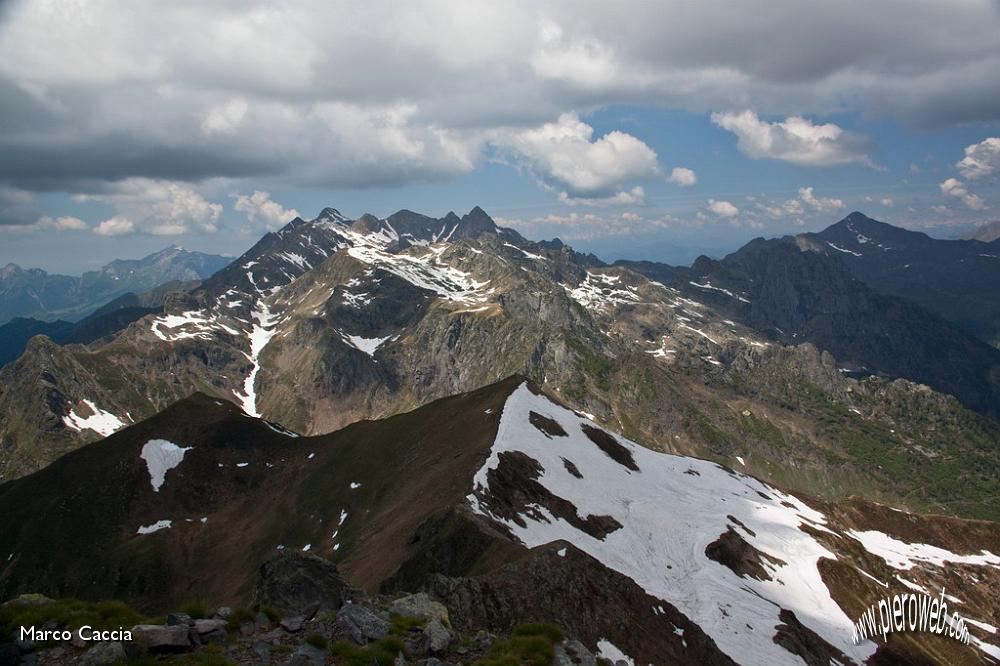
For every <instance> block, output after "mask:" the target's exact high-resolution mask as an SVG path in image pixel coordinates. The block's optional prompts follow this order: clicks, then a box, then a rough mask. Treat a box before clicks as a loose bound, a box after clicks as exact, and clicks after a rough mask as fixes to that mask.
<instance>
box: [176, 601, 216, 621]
mask: <svg viewBox="0 0 1000 666" xmlns="http://www.w3.org/2000/svg"><path fill="white" fill-rule="evenodd" d="M181 612H182V613H185V614H187V615H189V616H190V617H191V619H192V620H203V619H205V618H206V617H208V616H209V613H210V611H209V609H208V604H206V603H205V602H204V601H202V600H201V599H195V600H193V601H189V602H187V603H186V604H184V605H183V606H181Z"/></svg>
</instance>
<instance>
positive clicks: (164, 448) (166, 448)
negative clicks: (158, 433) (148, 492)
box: [139, 439, 194, 493]
mask: <svg viewBox="0 0 1000 666" xmlns="http://www.w3.org/2000/svg"><path fill="white" fill-rule="evenodd" d="M193 448H194V447H193V446H186V447H185V446H177V445H176V444H174V443H173V442H168V441H167V440H165V439H151V440H149V441H148V442H146V443H145V444H144V445H143V447H142V452H141V453H140V454H139V457H140V458H142V459H143V460H145V461H146V469H147V470H148V471H149V482H150V484H152V486H153V492H156V493H158V492H160V488H161V487H162V486H163V482H164V481H165V480H166V476H167V472H169V471H170V470H172V469H173V468H174V467H177V466H178V465H180V464H181V461H182V460H184V454H185V453H187V452H188V451H190V450H191V449H193Z"/></svg>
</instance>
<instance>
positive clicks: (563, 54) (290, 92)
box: [0, 0, 1000, 273]
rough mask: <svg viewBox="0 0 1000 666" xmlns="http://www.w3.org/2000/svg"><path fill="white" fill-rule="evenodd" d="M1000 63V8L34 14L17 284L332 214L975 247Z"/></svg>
mask: <svg viewBox="0 0 1000 666" xmlns="http://www.w3.org/2000/svg"><path fill="white" fill-rule="evenodd" d="M855 5H856V6H855ZM357 26H366V28H364V29H360V28H358V27H357ZM42 31H44V33H45V34H46V35H48V39H46V40H41V41H40V40H38V39H37V35H38V34H40V33H41V32H42ZM181 36H183V38H182V37H181ZM998 67H1000V17H998V9H997V5H996V3H993V2H988V1H983V2H977V1H970V2H968V3H963V4H962V5H942V4H941V3H931V2H911V3H904V4H901V5H900V4H897V3H894V2H885V3H879V4H878V5H875V6H871V5H870V4H866V3H861V2H854V1H853V0H851V1H849V2H837V3H833V2H818V3H815V4H812V5H810V6H809V7H808V8H807V7H804V5H803V4H802V3H796V2H791V1H788V2H786V1H785V0H774V2H763V1H751V2H747V3H742V4H741V5H740V6H738V7H733V6H732V5H731V4H729V3H721V2H720V3H716V2H706V3H699V5H698V6H697V8H692V6H690V5H685V4H682V3H672V2H665V3H659V4H658V5H656V6H649V5H648V4H646V3H643V4H638V3H637V4H632V3H624V4H622V5H620V6H617V7H616V8H609V7H607V6H605V5H604V4H599V3H593V4H591V3H572V4H569V3H560V2H541V3H528V2H525V3H521V2H510V3H504V4H502V5H500V6H497V5H496V4H495V3H494V4H489V3H477V2H469V3H447V2H426V3H424V2H415V3H413V4H412V5H408V6H406V7H399V6H398V4H394V3H388V2H386V3H382V2H373V3H369V4H366V6H364V7H359V6H356V5H353V4H346V3H345V4H340V3H321V2H313V1H311V0H302V1H301V2H294V3H284V4H282V5H275V4H273V3H269V2H265V1H263V0H260V1H254V2H249V3H246V4H242V3H241V4H240V5H239V6H238V7H237V6H234V5H233V3H229V2H224V1H220V2H194V1H193V0H192V1H190V2H189V1H188V0H179V1H178V2H177V3H172V5H171V7H170V9H166V10H165V9H162V7H161V9H159V10H157V11H153V10H152V9H150V8H147V7H143V6H141V5H137V4H136V3H124V2H121V3H116V2H106V3H91V2H75V3H68V4H66V5H64V6H61V7H58V11H56V10H54V9H53V5H51V4H46V3H28V2H17V1H15V2H12V3H7V4H6V5H4V7H3V9H2V10H0V120H2V121H3V122H0V264H3V263H6V262H8V261H13V262H15V263H18V264H21V265H23V266H39V267H42V268H45V269H47V270H50V271H58V272H66V273H79V272H81V271H83V270H87V269H90V268H95V267H97V266H99V265H101V264H103V263H106V262H107V261H109V260H111V259H113V258H116V257H123V258H124V257H136V256H140V255H143V254H146V253H149V252H152V251H155V250H158V249H160V248H162V247H164V246H166V245H169V244H182V245H184V246H185V247H189V248H191V249H199V250H204V251H209V252H218V253H224V254H239V253H240V252H242V251H243V250H245V249H246V248H247V247H249V246H250V245H251V244H253V242H255V241H256V239H257V238H259V236H260V235H262V234H263V233H265V232H266V231H268V230H271V229H275V228H278V227H280V226H281V225H282V224H284V223H285V222H287V221H288V220H289V219H291V217H292V216H294V215H295V214H301V215H302V216H303V217H307V218H309V217H313V216H315V215H316V214H317V213H318V212H319V210H320V209H322V208H323V207H325V206H334V207H336V208H338V209H340V210H341V211H342V212H344V213H345V214H347V215H349V216H359V215H361V214H362V213H364V212H371V213H374V214H376V215H380V216H385V215H388V214H390V213H392V212H394V211H396V210H398V209H400V208H409V209H413V210H417V211H420V212H423V213H426V214H431V215H443V214H444V213H446V212H448V211H449V210H454V211H456V212H458V213H463V212H465V211H467V210H469V209H471V208H472V207H473V206H476V205H479V206H482V207H483V208H484V209H486V210H487V211H488V212H489V213H490V214H492V215H493V216H494V217H495V218H496V219H497V220H498V222H500V223H501V224H507V225H510V226H513V227H515V228H517V229H518V230H520V231H521V232H522V233H523V234H525V235H526V236H528V237H529V238H551V237H554V236H559V237H561V238H563V240H565V241H567V242H569V243H570V244H572V245H573V246H574V247H576V248H578V249H581V250H586V251H593V252H595V253H596V254H598V255H599V256H601V257H602V258H605V259H615V258H620V257H624V258H644V259H655V260H661V261H667V262H670V263H688V262H690V261H691V260H692V259H693V258H694V257H695V256H697V255H698V254H701V253H706V254H710V255H720V254H723V253H725V252H728V251H731V250H734V249H736V248H737V247H738V246H739V245H740V244H742V243H743V242H745V241H746V240H749V239H750V238H753V237H755V236H773V235H780V234H785V233H797V232H800V231H804V230H811V229H819V228H822V227H825V226H827V225H829V224H831V223H833V222H835V221H837V220H839V219H840V218H842V217H843V216H845V215H846V214H847V213H849V212H850V211H852V210H861V211H863V212H865V213H867V214H869V215H871V216H872V217H875V218H877V219H882V220H885V221H887V222H891V223H893V224H898V225H900V226H905V227H909V228H914V229H921V230H925V231H927V232H928V233H931V234H932V235H937V236H940V237H952V236H955V235H957V234H960V233H962V232H963V231H965V230H968V229H969V228H971V227H972V226H974V225H976V224H979V223H982V222H985V221H988V220H992V219H997V218H1000V213H998V212H997V211H998V208H1000V184H998V178H1000V138H998V137H1000V85H998V84H997V83H996V76H995V72H996V71H998Z"/></svg>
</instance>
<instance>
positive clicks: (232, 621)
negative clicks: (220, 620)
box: [226, 608, 257, 631]
mask: <svg viewBox="0 0 1000 666" xmlns="http://www.w3.org/2000/svg"><path fill="white" fill-rule="evenodd" d="M255 617H257V615H256V613H254V612H253V611H252V610H250V609H249V608H237V609H235V610H233V614H232V615H230V616H229V619H227V620H226V628H227V629H229V631H239V628H240V625H241V624H243V623H244V622H253V620H254V618H255Z"/></svg>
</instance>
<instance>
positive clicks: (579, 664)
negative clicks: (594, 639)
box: [552, 640, 597, 666]
mask: <svg viewBox="0 0 1000 666" xmlns="http://www.w3.org/2000/svg"><path fill="white" fill-rule="evenodd" d="M552 666H597V657H595V656H594V655H593V653H591V651H590V650H588V649H587V646H586V645H584V644H583V643H581V642H580V641H575V640H565V641H563V642H562V643H559V644H558V645H556V658H555V661H553V662H552Z"/></svg>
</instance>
